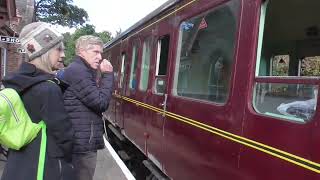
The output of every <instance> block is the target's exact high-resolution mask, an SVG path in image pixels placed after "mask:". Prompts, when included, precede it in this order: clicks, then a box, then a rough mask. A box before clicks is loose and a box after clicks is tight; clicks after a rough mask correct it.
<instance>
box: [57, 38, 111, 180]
mask: <svg viewBox="0 0 320 180" xmlns="http://www.w3.org/2000/svg"><path fill="white" fill-rule="evenodd" d="M102 51H103V42H102V40H101V39H100V38H98V37H95V36H92V35H86V36H81V37H80V38H79V39H78V40H77V41H76V57H75V58H74V60H73V62H72V63H71V64H70V65H69V66H68V67H66V68H65V69H64V73H63V77H62V79H63V80H64V81H66V82H67V83H68V84H69V85H70V87H69V88H68V89H67V90H66V92H65V94H64V105H65V108H66V110H67V112H68V114H69V117H70V119H71V122H72V125H73V128H74V130H75V136H74V146H73V156H72V162H73V165H74V167H75V171H76V175H77V180H92V179H93V175H94V172H95V167H96V161H97V150H99V149H103V148H104V147H105V145H104V140H103V133H104V125H103V121H102V113H103V112H104V111H106V110H107V108H108V105H109V101H110V99H111V95H112V91H113V79H114V77H113V67H112V65H111V63H110V62H109V61H108V60H106V59H102V56H101V53H102Z"/></svg>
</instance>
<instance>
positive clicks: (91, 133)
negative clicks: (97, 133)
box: [89, 121, 93, 144]
mask: <svg viewBox="0 0 320 180" xmlns="http://www.w3.org/2000/svg"><path fill="white" fill-rule="evenodd" d="M90 131H91V132H90V138H89V144H90V143H91V139H92V137H93V121H91V130H90Z"/></svg>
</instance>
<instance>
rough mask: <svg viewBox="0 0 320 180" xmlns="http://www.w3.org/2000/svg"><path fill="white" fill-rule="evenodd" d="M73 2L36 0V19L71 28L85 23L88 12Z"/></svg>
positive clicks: (67, 0) (68, 0) (69, 0)
mask: <svg viewBox="0 0 320 180" xmlns="http://www.w3.org/2000/svg"><path fill="white" fill-rule="evenodd" d="M72 3H73V0H35V8H34V12H35V16H34V18H35V21H43V22H49V23H51V24H58V25H61V26H66V27H70V28H72V27H79V26H80V25H83V24H85V22H86V21H87V20H88V13H87V12H86V11H85V10H84V9H82V8H79V7H78V6H76V5H73V4H72Z"/></svg>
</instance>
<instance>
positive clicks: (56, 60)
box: [49, 45, 65, 71]
mask: <svg viewBox="0 0 320 180" xmlns="http://www.w3.org/2000/svg"><path fill="white" fill-rule="evenodd" d="M64 58H65V54H64V46H63V45H61V46H59V47H57V48H54V49H52V50H51V51H50V53H49V59H50V61H51V64H52V70H54V71H55V70H59V69H62V68H64V64H63V60H64Z"/></svg>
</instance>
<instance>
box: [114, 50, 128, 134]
mask: <svg viewBox="0 0 320 180" xmlns="http://www.w3.org/2000/svg"><path fill="white" fill-rule="evenodd" d="M120 58H121V59H120V66H119V76H120V77H119V81H118V90H117V95H120V96H123V95H124V94H125V84H126V83H125V79H126V77H125V74H126V68H127V66H128V65H127V64H128V61H127V55H126V52H122V53H121V57H120ZM122 104H123V100H122V99H121V98H116V118H117V122H118V126H119V127H120V128H121V129H123V128H124V121H123V105H122Z"/></svg>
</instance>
